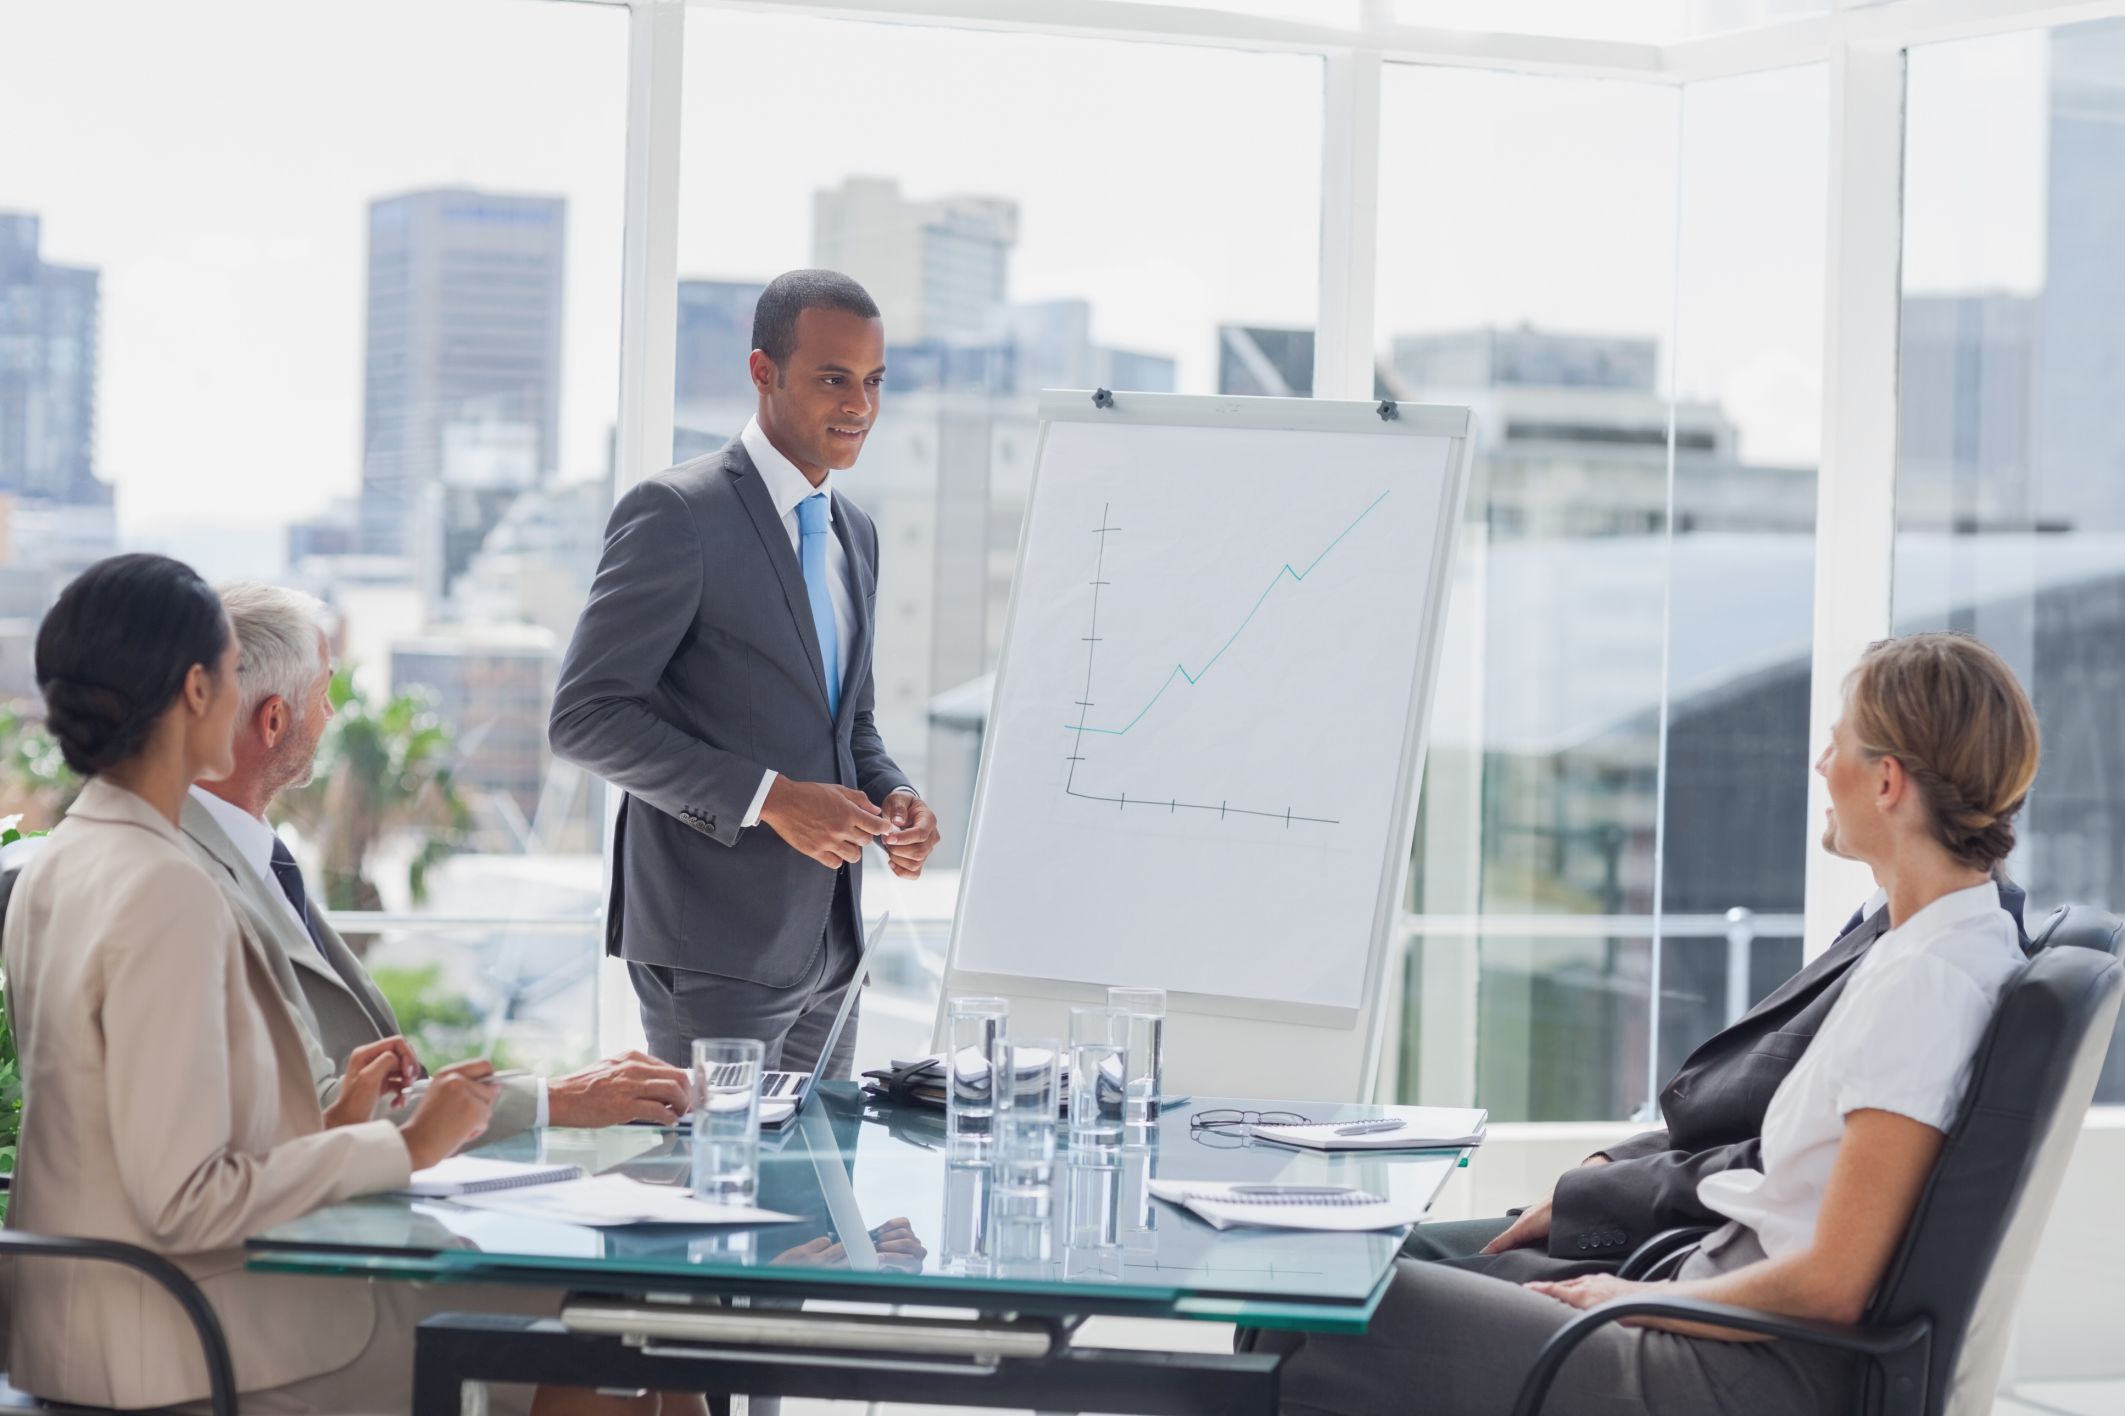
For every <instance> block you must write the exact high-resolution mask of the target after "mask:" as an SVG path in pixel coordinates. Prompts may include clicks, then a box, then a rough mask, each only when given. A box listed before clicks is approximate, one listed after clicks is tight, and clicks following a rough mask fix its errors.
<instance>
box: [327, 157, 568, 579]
mask: <svg viewBox="0 0 2125 1416" xmlns="http://www.w3.org/2000/svg"><path fill="white" fill-rule="evenodd" d="M567 216H568V207H567V202H566V200H565V199H563V198H560V197H539V196H525V195H518V194H511V193H500V192H478V191H473V190H470V189H467V188H449V189H442V190H434V191H420V192H408V193H405V194H402V195H399V196H393V197H382V198H379V199H377V200H376V201H373V202H371V203H370V204H369V285H368V335H367V359H366V366H365V367H366V373H365V387H364V394H363V408H362V493H361V542H362V548H363V549H364V550H365V551H368V552H370V553H372V554H382V555H395V556H411V557H412V558H413V559H414V560H415V562H416V563H417V564H419V565H420V566H422V567H423V569H422V572H421V574H422V579H423V590H424V593H426V594H427V595H428V596H429V598H430V599H431V600H435V599H439V598H440V597H441V595H442V594H443V593H445V592H446V591H447V590H448V588H449V584H450V582H451V581H452V580H454V579H455V578H456V576H457V575H458V573H460V572H461V571H462V570H463V569H464V566H465V563H466V562H467V561H468V560H469V559H470V558H471V555H472V553H473V552H474V551H475V550H477V549H478V547H479V544H480V542H481V540H482V539H484V537H485V536H486V534H487V532H488V531H489V530H490V529H492V527H493V526H494V524H495V522H496V521H497V520H498V519H499V518H500V516H501V512H502V510H503V509H504V508H505V507H506V506H507V505H508V504H509V502H510V500H512V499H513V498H514V497H515V495H516V494H517V493H519V492H521V491H523V490H525V489H526V488H528V487H531V486H534V485H537V484H538V483H540V482H542V481H544V480H545V479H546V478H547V477H549V476H551V475H552V473H553V471H554V469H555V464H556V462H557V459H558V455H559V454H558V441H559V431H560V402H561V400H560V381H561V339H562V291H563V262H564V260H565V256H566V249H567Z"/></svg>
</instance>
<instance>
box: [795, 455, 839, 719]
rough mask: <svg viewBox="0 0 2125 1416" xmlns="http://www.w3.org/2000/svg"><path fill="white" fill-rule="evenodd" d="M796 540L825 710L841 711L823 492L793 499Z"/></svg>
mask: <svg viewBox="0 0 2125 1416" xmlns="http://www.w3.org/2000/svg"><path fill="white" fill-rule="evenodd" d="M797 534H798V538H799V539H798V544H799V545H800V546H802V547H803V548H804V549H803V554H802V555H800V556H799V557H798V559H800V560H801V561H803V562H804V591H805V594H806V595H808V596H809V597H810V598H811V602H812V628H813V630H814V631H816V632H817V633H818V635H819V666H820V667H821V668H822V669H824V670H825V671H826V711H827V712H828V713H829V714H830V715H832V716H834V717H839V716H840V715H841V675H840V674H839V673H837V672H836V671H835V667H834V666H835V664H836V663H838V662H839V661H840V658H841V636H840V634H839V633H838V632H836V630H835V629H834V597H833V596H832V595H830V594H829V593H827V588H826V538H827V534H828V533H827V526H826V493H825V492H814V493H812V495H810V496H808V497H806V498H805V499H804V500H803V501H801V502H798V503H797Z"/></svg>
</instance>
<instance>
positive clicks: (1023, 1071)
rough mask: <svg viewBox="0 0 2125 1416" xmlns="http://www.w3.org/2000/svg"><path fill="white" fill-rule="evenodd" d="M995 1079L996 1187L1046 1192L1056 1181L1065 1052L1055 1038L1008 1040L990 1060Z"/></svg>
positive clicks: (1000, 1045) (998, 1046)
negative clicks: (1056, 1135)
mask: <svg viewBox="0 0 2125 1416" xmlns="http://www.w3.org/2000/svg"><path fill="white" fill-rule="evenodd" d="M990 1056H991V1058H992V1059H993V1061H994V1064H995V1065H994V1072H995V1076H996V1184H997V1188H999V1189H1001V1190H1008V1191H1027V1190H1045V1189H1047V1187H1048V1182H1049V1181H1050V1180H1052V1179H1053V1178H1054V1171H1055V1123H1056V1117H1057V1113H1058V1112H1060V1111H1061V1109H1062V1049H1061V1048H1060V1047H1059V1046H1057V1045H1056V1043H1055V1041H1054V1040H1053V1039H1052V1038H1025V1039H1020V1038H1009V1039H1005V1040H1002V1041H999V1042H998V1043H997V1044H996V1049H995V1051H994V1052H992V1053H991V1054H990Z"/></svg>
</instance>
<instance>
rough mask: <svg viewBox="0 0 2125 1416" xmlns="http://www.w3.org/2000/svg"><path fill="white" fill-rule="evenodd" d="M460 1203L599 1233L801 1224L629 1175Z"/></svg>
mask: <svg viewBox="0 0 2125 1416" xmlns="http://www.w3.org/2000/svg"><path fill="white" fill-rule="evenodd" d="M458 1203H459V1204H462V1205H469V1206H471V1207H472V1208H474V1209H484V1210H495V1211H498V1212H500V1213H503V1214H513V1215H521V1216H523V1217H525V1218H527V1219H547V1220H552V1221H554V1222H556V1223H559V1224H583V1225H590V1226H592V1227H594V1228H604V1227H607V1226H611V1225H622V1224H697V1225H725V1224H783V1223H787V1222H789V1221H791V1220H794V1219H795V1218H796V1216H795V1215H790V1214H783V1213H781V1212H780V1211H778V1210H766V1209H757V1208H754V1207H753V1206H750V1205H719V1204H711V1203H710V1202H708V1201H707V1200H700V1199H696V1198H694V1196H693V1193H692V1192H691V1191H688V1190H683V1189H680V1188H679V1187H678V1186H676V1185H648V1184H644V1183H643V1182H642V1181H640V1180H634V1179H630V1178H629V1177H627V1176H625V1175H593V1176H590V1177H588V1178H586V1179H580V1180H563V1181H560V1182H558V1183H556V1184H552V1185H541V1186H538V1187H537V1188H535V1189H527V1190H507V1191H499V1192H492V1193H482V1194H477V1195H464V1196H460V1197H459V1199H458Z"/></svg>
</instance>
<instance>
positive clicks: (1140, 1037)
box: [1107, 988, 1166, 1144]
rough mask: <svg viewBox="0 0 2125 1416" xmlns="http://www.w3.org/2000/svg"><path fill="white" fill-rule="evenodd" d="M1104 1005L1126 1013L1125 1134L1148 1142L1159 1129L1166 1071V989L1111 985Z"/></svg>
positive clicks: (1142, 1141) (1131, 1138)
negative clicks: (1159, 1101)
mask: <svg viewBox="0 0 2125 1416" xmlns="http://www.w3.org/2000/svg"><path fill="white" fill-rule="evenodd" d="M1107 1006H1108V1007H1109V1008H1112V1009H1113V1010H1114V1011H1115V1012H1117V1013H1126V1014H1128V1016H1129V1046H1128V1066H1129V1073H1128V1075H1129V1081H1128V1086H1127V1101H1126V1103H1125V1106H1126V1114H1125V1115H1124V1117H1123V1122H1124V1126H1125V1135H1126V1138H1127V1139H1128V1141H1129V1142H1130V1143H1131V1144H1142V1143H1145V1142H1148V1141H1149V1140H1151V1139H1152V1137H1153V1136H1154V1135H1155V1134H1156V1133H1157V1131H1158V1099H1159V1097H1160V1096H1161V1095H1163V1094H1164V1093H1163V1092H1162V1090H1161V1088H1162V1087H1163V1086H1164V1084H1165V1074H1166V990H1165V989H1163V988H1110V989H1108V990H1107Z"/></svg>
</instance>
